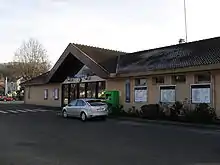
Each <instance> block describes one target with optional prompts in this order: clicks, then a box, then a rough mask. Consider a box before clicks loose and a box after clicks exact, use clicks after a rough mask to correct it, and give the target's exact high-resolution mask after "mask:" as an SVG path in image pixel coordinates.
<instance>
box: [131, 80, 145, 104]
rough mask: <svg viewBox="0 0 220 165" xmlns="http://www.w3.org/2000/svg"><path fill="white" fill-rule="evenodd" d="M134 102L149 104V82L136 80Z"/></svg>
mask: <svg viewBox="0 0 220 165" xmlns="http://www.w3.org/2000/svg"><path fill="white" fill-rule="evenodd" d="M134 101H135V102H147V80H146V79H139V78H138V79H135V87H134Z"/></svg>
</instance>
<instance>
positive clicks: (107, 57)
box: [73, 43, 126, 73]
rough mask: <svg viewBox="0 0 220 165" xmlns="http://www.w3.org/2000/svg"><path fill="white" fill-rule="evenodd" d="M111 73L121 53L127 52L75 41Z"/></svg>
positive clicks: (77, 45)
mask: <svg viewBox="0 0 220 165" xmlns="http://www.w3.org/2000/svg"><path fill="white" fill-rule="evenodd" d="M73 44H74V45H75V46H76V47H78V48H79V49H80V50H82V51H83V52H84V53H86V55H88V56H89V57H91V58H92V59H93V60H95V61H96V62H97V63H99V64H100V65H101V66H102V67H104V68H105V69H106V70H107V71H109V72H110V73H112V72H115V69H116V64H117V60H118V57H119V55H123V54H126V52H122V51H116V50H111V49H105V48H99V47H95V46H88V45H82V44H76V43H73Z"/></svg>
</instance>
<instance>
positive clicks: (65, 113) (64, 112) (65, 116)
mask: <svg viewBox="0 0 220 165" xmlns="http://www.w3.org/2000/svg"><path fill="white" fill-rule="evenodd" d="M62 115H63V117H64V118H67V117H68V114H67V112H66V110H64V111H63V112H62Z"/></svg>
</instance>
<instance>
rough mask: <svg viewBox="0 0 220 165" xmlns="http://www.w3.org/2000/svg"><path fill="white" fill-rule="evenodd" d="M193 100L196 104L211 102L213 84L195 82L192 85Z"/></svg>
mask: <svg viewBox="0 0 220 165" xmlns="http://www.w3.org/2000/svg"><path fill="white" fill-rule="evenodd" d="M191 100H192V103H194V104H199V103H211V85H210V84H194V85H191Z"/></svg>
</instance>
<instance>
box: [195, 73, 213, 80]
mask: <svg viewBox="0 0 220 165" xmlns="http://www.w3.org/2000/svg"><path fill="white" fill-rule="evenodd" d="M195 78H196V82H210V81H211V75H210V74H207V73H204V74H197V75H195Z"/></svg>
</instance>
